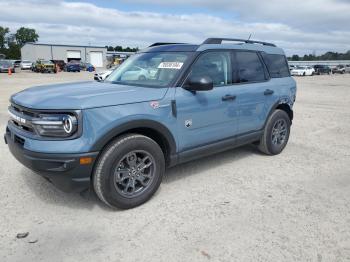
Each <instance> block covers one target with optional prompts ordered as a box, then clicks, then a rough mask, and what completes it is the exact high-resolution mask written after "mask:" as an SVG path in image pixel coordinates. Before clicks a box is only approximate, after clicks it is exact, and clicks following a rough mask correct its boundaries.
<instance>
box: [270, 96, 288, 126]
mask: <svg viewBox="0 0 350 262" xmlns="http://www.w3.org/2000/svg"><path fill="white" fill-rule="evenodd" d="M280 105H286V106H288V108H289V110H290V113H291V115H289V117H290V122H291V123H292V120H293V114H294V113H293V110H292V108H291V106H290V103H289V102H288V100H286V99H281V100H279V101H277V102H276V103H274V104H273V106H272V107H271V108H270V111H269V114H268V115H267V117H266V119H265V123H264V128H265V126H266V124H267V121H268V120H269V118H270V116H271V114H272V113H273V112H274V111H275V110H276V109H277V108H278V107H279V106H280Z"/></svg>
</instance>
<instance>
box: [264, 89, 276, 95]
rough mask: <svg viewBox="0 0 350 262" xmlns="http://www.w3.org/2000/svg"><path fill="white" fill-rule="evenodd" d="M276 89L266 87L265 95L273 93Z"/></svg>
mask: <svg viewBox="0 0 350 262" xmlns="http://www.w3.org/2000/svg"><path fill="white" fill-rule="evenodd" d="M274 92H275V91H273V90H271V89H266V90H265V92H264V95H265V96H269V95H272V94H273V93H274Z"/></svg>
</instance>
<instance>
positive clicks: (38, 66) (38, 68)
mask: <svg viewBox="0 0 350 262" xmlns="http://www.w3.org/2000/svg"><path fill="white" fill-rule="evenodd" d="M34 72H37V73H56V69H55V64H54V63H52V62H51V61H50V60H41V59H39V60H37V61H36V62H35V65H34Z"/></svg>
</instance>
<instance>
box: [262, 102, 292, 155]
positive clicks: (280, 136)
mask: <svg viewBox="0 0 350 262" xmlns="http://www.w3.org/2000/svg"><path fill="white" fill-rule="evenodd" d="M290 125H291V121H290V118H289V116H288V114H287V113H286V112H285V111H283V110H280V109H277V110H275V111H274V112H273V113H272V114H271V116H270V117H269V119H268V120H267V123H266V126H265V129H264V133H263V135H262V137H261V139H260V143H259V146H258V148H259V150H260V151H261V152H263V153H265V154H268V155H277V154H279V153H281V152H282V150H283V149H284V148H285V146H286V145H287V142H288V139H289V134H290Z"/></svg>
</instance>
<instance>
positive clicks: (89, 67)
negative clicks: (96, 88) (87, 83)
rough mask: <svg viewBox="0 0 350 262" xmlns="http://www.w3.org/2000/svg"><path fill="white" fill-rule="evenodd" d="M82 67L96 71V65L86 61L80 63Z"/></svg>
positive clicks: (85, 69) (84, 69)
mask: <svg viewBox="0 0 350 262" xmlns="http://www.w3.org/2000/svg"><path fill="white" fill-rule="evenodd" d="M80 69H81V70H83V71H89V72H92V71H95V67H94V66H93V65H92V64H90V63H85V62H81V63H80Z"/></svg>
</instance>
